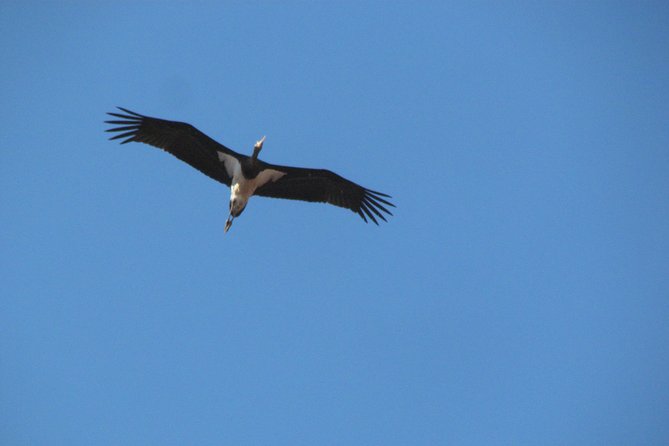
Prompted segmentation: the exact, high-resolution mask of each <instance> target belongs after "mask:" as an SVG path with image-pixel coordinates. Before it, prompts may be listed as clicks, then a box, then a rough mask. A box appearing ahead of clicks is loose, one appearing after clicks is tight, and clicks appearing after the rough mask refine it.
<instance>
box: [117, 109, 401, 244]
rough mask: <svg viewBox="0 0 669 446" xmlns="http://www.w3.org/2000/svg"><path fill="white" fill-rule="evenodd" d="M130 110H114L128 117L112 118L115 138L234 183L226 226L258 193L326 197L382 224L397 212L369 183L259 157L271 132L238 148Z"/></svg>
mask: <svg viewBox="0 0 669 446" xmlns="http://www.w3.org/2000/svg"><path fill="white" fill-rule="evenodd" d="M119 109H120V110H122V111H123V112H125V113H126V114H119V113H108V114H109V115H111V116H114V117H117V118H122V119H123V120H121V121H119V120H112V121H106V122H107V123H109V124H116V125H120V126H121V127H115V128H111V129H108V130H107V131H108V132H119V134H118V135H115V136H113V137H111V138H110V139H120V138H125V139H124V140H123V141H122V142H121V143H122V144H125V143H127V142H131V141H136V142H143V143H146V144H150V145H153V146H156V147H159V148H161V149H163V150H165V151H167V152H169V153H171V154H172V155H174V156H176V157H177V158H179V159H181V160H182V161H184V162H186V163H188V164H190V165H191V166H193V167H195V168H196V169H198V170H199V171H201V172H202V173H204V174H205V175H207V176H209V177H211V178H213V179H215V180H217V181H219V182H221V183H223V184H225V185H227V186H230V216H229V217H228V220H227V221H226V224H225V231H226V232H227V230H228V229H229V228H230V226H231V225H232V221H233V219H234V218H235V217H238V216H239V215H240V214H241V213H242V212H243V211H244V209H245V208H246V205H247V203H248V200H249V199H250V198H251V196H253V195H260V196H266V197H272V198H286V199H293V200H303V201H312V202H325V203H330V204H333V205H335V206H340V207H345V208H348V209H351V210H352V211H354V212H356V213H357V214H358V215H360V217H362V219H363V220H364V221H365V222H367V219H368V218H369V219H370V220H372V221H373V222H374V223H376V224H378V221H377V219H376V217H378V218H380V219H382V220H384V221H385V220H386V218H385V216H384V215H383V213H386V214H389V215H392V214H391V213H390V211H388V209H387V208H386V206H393V207H394V205H393V204H392V203H390V202H389V201H387V200H386V198H390V197H389V196H388V195H386V194H382V193H380V192H375V191H372V190H369V189H365V188H363V187H361V186H359V185H357V184H355V183H353V182H351V181H349V180H347V179H345V178H343V177H340V176H339V175H337V174H335V173H334V172H330V171H329V170H324V169H306V168H299V167H289V166H278V165H274V164H269V163H266V162H263V161H261V160H260V159H258V154H259V153H260V151H261V150H262V147H263V143H264V142H265V137H263V138H262V139H261V140H260V141H258V142H257V143H256V144H255V146H254V148H253V154H252V155H251V156H245V155H240V154H239V153H237V152H234V151H233V150H231V149H229V148H227V147H225V146H224V145H222V144H220V143H218V142H216V141H214V140H213V139H211V138H209V137H208V136H207V135H205V134H204V133H202V132H200V131H199V130H197V129H196V128H195V127H193V126H191V125H190V124H186V123H183V122H176V121H167V120H163V119H157V118H151V117H148V116H143V115H140V114H138V113H134V112H131V111H129V110H126V109H124V108H121V107H119Z"/></svg>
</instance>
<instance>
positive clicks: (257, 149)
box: [253, 136, 265, 159]
mask: <svg viewBox="0 0 669 446" xmlns="http://www.w3.org/2000/svg"><path fill="white" fill-rule="evenodd" d="M264 142H265V137H264V136H263V137H262V138H260V140H259V141H256V145H255V146H253V159H256V158H258V154H259V153H260V151H261V150H262V145H263V143H264Z"/></svg>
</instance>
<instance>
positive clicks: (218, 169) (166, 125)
mask: <svg viewBox="0 0 669 446" xmlns="http://www.w3.org/2000/svg"><path fill="white" fill-rule="evenodd" d="M118 108H119V110H121V111H123V112H124V113H125V114H121V113H107V114H108V115H110V116H114V117H116V118H121V120H111V121H105V122H106V123H107V124H114V125H117V126H120V127H114V128H110V129H107V132H116V133H118V134H117V135H114V136H112V137H111V138H109V139H122V138H125V139H124V140H123V141H121V144H125V143H128V142H132V141H135V142H143V143H145V144H150V145H152V146H154V147H158V148H161V149H163V150H165V151H166V152H169V153H171V154H172V155H174V156H176V157H177V158H179V159H180V160H181V161H184V162H186V163H188V164H190V165H191V166H193V167H195V168H196V169H197V170H199V171H200V172H202V173H203V174H205V175H207V176H209V177H211V178H213V179H214V180H216V181H220V182H221V183H223V184H226V185H228V186H229V185H230V181H231V178H230V175H229V174H228V172H227V170H226V168H225V164H224V163H222V162H221V161H220V159H219V155H218V152H223V153H225V154H228V155H232V156H234V157H235V158H239V157H241V156H240V155H239V154H238V153H236V152H234V151H232V150H230V149H229V148H227V147H225V146H224V145H223V144H220V143H218V142H216V141H214V140H213V139H211V138H210V137H208V136H207V135H205V134H204V133H202V132H201V131H199V130H198V129H196V128H195V127H193V126H192V125H190V124H186V123H184V122H176V121H167V120H164V119H158V118H151V117H148V116H144V115H140V114H139V113H135V112H131V111H130V110H126V109H125V108H121V107H118Z"/></svg>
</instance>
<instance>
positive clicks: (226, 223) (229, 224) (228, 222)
mask: <svg viewBox="0 0 669 446" xmlns="http://www.w3.org/2000/svg"><path fill="white" fill-rule="evenodd" d="M234 219H235V217H233V216H232V215H230V216H229V217H228V219H227V220H226V221H225V228H223V232H228V229H230V226H232V220H234Z"/></svg>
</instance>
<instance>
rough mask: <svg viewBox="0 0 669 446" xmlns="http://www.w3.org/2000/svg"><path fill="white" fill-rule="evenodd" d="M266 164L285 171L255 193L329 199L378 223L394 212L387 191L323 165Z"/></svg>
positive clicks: (268, 166)
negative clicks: (302, 166) (368, 185)
mask: <svg viewBox="0 0 669 446" xmlns="http://www.w3.org/2000/svg"><path fill="white" fill-rule="evenodd" d="M265 166H266V168H269V169H273V170H276V171H279V172H282V173H284V172H285V175H282V176H281V177H279V178H278V179H277V180H276V181H268V182H267V183H265V184H264V185H262V186H261V187H259V188H258V189H256V191H255V195H260V196H263V197H272V198H286V199H289V200H302V201H311V202H321V203H329V204H333V205H335V206H339V207H343V208H347V209H350V210H352V211H353V212H355V213H356V214H358V215H360V217H362V219H363V220H364V221H365V222H367V218H369V219H370V220H372V221H373V222H374V223H376V224H377V225H378V224H379V223H378V221H377V217H378V218H380V219H382V220H383V221H386V217H385V216H384V213H385V214H388V215H393V214H392V213H391V212H390V211H389V210H388V207H395V205H394V204H392V203H391V202H389V201H388V200H386V198H390V196H389V195H386V194H383V193H381V192H376V191H373V190H369V189H365V188H364V187H362V186H360V185H358V184H355V183H354V182H352V181H349V180H347V179H346V178H344V177H341V176H339V175H337V174H336V173H334V172H331V171H329V170H325V169H305V168H301V167H288V166H275V165H271V164H265Z"/></svg>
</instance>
